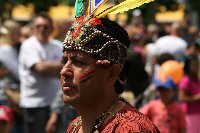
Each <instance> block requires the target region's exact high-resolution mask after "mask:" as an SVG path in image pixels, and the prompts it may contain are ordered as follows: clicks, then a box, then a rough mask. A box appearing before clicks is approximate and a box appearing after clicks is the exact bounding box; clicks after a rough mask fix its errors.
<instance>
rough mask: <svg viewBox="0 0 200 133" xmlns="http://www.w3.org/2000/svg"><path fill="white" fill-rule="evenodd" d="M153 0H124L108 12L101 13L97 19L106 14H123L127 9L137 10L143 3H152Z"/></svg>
mask: <svg viewBox="0 0 200 133" xmlns="http://www.w3.org/2000/svg"><path fill="white" fill-rule="evenodd" d="M152 1H154V0H126V1H124V2H122V3H120V4H118V5H116V6H114V7H112V8H110V9H108V10H106V11H105V12H102V13H101V14H99V15H97V16H96V17H97V18H102V17H104V16H106V15H107V14H109V13H110V14H117V13H123V12H125V11H128V10H129V9H134V8H137V7H139V6H141V5H143V4H145V3H149V2H152Z"/></svg>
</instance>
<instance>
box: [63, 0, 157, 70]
mask: <svg viewBox="0 0 200 133" xmlns="http://www.w3.org/2000/svg"><path fill="white" fill-rule="evenodd" d="M106 1H107V0H76V3H75V8H76V21H75V22H74V24H73V26H72V28H71V29H70V30H69V31H68V33H67V35H66V38H65V40H64V42H63V50H64V51H65V50H78V51H82V52H86V53H88V54H92V55H95V56H96V57H99V58H100V59H103V60H109V61H110V62H111V63H113V64H119V65H120V66H121V67H123V64H124V62H125V58H126V56H127V47H126V44H124V42H120V41H119V40H118V39H117V38H115V37H113V36H112V35H109V34H107V33H106V32H103V31H101V30H99V29H98V27H102V26H103V23H102V21H101V19H99V18H102V17H104V16H106V15H107V14H108V13H122V12H124V11H127V10H129V9H133V8H136V7H138V6H140V5H142V4H144V3H148V2H151V1H153V0H126V1H124V0H120V1H123V2H122V3H120V4H119V5H117V6H114V7H110V8H108V9H106V10H105V11H103V12H101V13H100V14H98V15H96V16H94V13H95V12H96V11H97V9H98V8H99V7H100V6H101V5H103V4H104V3H105V2H106ZM85 3H86V5H89V7H88V10H87V11H86V12H85V11H84V4H85ZM84 12H85V16H83V15H84ZM107 28H108V29H109V27H107ZM113 32H115V31H113Z"/></svg>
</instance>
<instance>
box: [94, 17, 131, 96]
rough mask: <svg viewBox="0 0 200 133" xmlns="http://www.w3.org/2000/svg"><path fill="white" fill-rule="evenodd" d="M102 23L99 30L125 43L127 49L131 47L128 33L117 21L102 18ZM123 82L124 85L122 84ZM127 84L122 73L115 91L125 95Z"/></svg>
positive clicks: (98, 27) (116, 83)
mask: <svg viewBox="0 0 200 133" xmlns="http://www.w3.org/2000/svg"><path fill="white" fill-rule="evenodd" d="M100 20H101V21H102V24H103V26H97V29H98V30H100V31H102V32H104V33H106V34H107V35H110V36H111V37H113V38H115V39H117V40H119V41H120V42H121V43H123V44H124V45H125V46H126V47H127V48H128V47H129V45H130V39H129V37H128V33H127V31H126V30H124V28H122V27H121V26H120V25H119V24H118V23H116V22H115V21H111V20H109V19H107V18H100ZM122 82H123V83H122ZM124 83H126V76H125V74H124V72H123V71H122V72H121V73H120V75H119V80H117V81H116V82H115V91H116V92H117V93H118V94H121V93H123V91H124V87H125V84H124Z"/></svg>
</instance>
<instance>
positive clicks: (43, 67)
mask: <svg viewBox="0 0 200 133" xmlns="http://www.w3.org/2000/svg"><path fill="white" fill-rule="evenodd" d="M62 67H63V65H62V64H61V63H60V60H58V61H53V62H52V61H51V62H50V61H40V62H39V63H37V64H34V65H33V66H32V67H31V69H32V70H33V71H35V72H37V73H40V74H45V75H48V76H57V77H59V76H60V71H61V69H62Z"/></svg>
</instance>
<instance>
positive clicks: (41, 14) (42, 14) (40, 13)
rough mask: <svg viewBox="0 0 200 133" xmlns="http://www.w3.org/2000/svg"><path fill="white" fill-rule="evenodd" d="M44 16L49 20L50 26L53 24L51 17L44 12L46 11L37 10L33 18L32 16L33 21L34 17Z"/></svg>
mask: <svg viewBox="0 0 200 133" xmlns="http://www.w3.org/2000/svg"><path fill="white" fill-rule="evenodd" d="M39 17H41V18H44V19H47V20H48V21H49V24H50V26H53V20H52V18H51V17H50V16H49V15H48V14H47V13H46V12H39V13H38V14H37V15H36V16H35V17H34V18H33V22H34V21H35V19H36V18H39Z"/></svg>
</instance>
